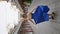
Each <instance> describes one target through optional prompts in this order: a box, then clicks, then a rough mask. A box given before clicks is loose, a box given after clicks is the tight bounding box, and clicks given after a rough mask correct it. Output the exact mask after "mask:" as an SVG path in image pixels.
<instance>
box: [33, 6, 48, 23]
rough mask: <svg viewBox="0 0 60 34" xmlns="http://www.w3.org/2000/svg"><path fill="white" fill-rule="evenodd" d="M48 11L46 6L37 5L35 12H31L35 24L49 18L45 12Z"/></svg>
mask: <svg viewBox="0 0 60 34" xmlns="http://www.w3.org/2000/svg"><path fill="white" fill-rule="evenodd" d="M48 11H49V8H48V6H38V7H37V9H36V10H35V12H34V13H33V14H32V19H34V21H35V23H36V24H38V23H41V22H44V21H48V20H49V16H48V14H47V13H48Z"/></svg>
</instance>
